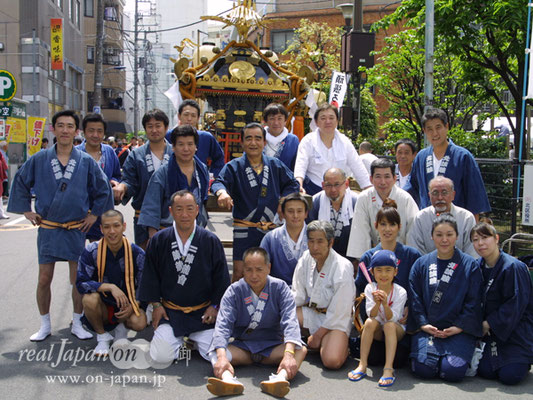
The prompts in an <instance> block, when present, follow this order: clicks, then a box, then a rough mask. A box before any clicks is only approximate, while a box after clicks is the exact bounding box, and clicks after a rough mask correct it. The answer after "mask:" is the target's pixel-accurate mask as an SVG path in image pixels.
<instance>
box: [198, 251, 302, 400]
mask: <svg viewBox="0 0 533 400" xmlns="http://www.w3.org/2000/svg"><path fill="white" fill-rule="evenodd" d="M243 261H244V268H243V273H244V277H243V278H241V279H240V280H239V281H237V282H235V283H234V284H233V285H231V286H230V287H229V288H228V289H227V290H226V293H224V297H222V301H221V303H220V310H219V314H218V318H217V323H216V326H215V333H214V334H213V342H212V343H211V348H210V351H211V352H210V357H211V363H212V364H213V372H214V374H215V376H216V378H209V380H208V382H209V383H208V384H207V389H208V390H209V391H210V392H211V393H213V394H214V395H217V396H225V395H232V394H240V393H242V392H243V390H244V386H243V384H242V383H240V382H239V381H238V380H237V379H236V378H235V376H234V370H233V366H234V365H247V364H252V363H254V362H257V363H261V364H266V365H279V366H278V369H277V373H276V374H272V375H270V379H269V380H268V381H263V382H261V390H263V391H264V392H266V393H269V394H271V395H273V396H277V397H284V396H285V395H286V394H287V393H288V392H289V379H292V378H293V377H294V376H295V375H296V373H297V372H298V368H299V367H300V364H301V363H302V361H303V360H304V358H305V355H306V353H307V351H306V349H305V347H302V342H301V339H300V327H299V325H298V319H297V317H296V306H295V303H294V298H293V296H292V294H291V291H290V289H289V287H288V286H287V284H286V283H285V282H284V281H282V280H280V279H277V278H274V277H272V276H269V272H270V260H269V257H268V253H267V252H266V251H265V250H264V249H262V248H259V247H252V248H250V249H248V250H246V251H245V252H244V254H243ZM230 337H234V338H235V340H234V341H233V342H232V343H231V344H228V342H229V339H230ZM232 364H233V365H232Z"/></svg>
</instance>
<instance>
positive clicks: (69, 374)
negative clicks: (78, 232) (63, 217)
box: [0, 203, 533, 400]
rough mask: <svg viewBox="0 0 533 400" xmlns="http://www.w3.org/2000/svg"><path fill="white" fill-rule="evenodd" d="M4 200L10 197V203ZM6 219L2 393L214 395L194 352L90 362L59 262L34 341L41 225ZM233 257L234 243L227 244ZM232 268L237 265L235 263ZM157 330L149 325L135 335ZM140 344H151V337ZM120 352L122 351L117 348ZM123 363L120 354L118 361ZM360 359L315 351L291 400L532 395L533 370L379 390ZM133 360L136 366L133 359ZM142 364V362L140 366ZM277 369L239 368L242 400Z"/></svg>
mask: <svg viewBox="0 0 533 400" xmlns="http://www.w3.org/2000/svg"><path fill="white" fill-rule="evenodd" d="M4 204H5V203H4ZM119 209H120V210H121V211H123V212H124V214H125V215H126V221H127V223H128V230H127V236H128V238H129V239H133V231H132V227H131V224H132V219H133V212H132V209H131V207H130V206H129V205H128V206H126V207H123V206H120V207H119ZM9 215H10V216H11V218H10V219H9V220H0V257H1V262H0V270H1V276H2V279H0V299H1V303H0V304H2V310H3V312H2V313H0V344H1V349H0V399H32V400H40V399H54V400H55V399H57V400H63V399H64V400H67V399H69V400H70V399H96V398H105V399H127V400H133V399H149V398H150V397H154V398H157V399H158V400H159V399H172V400H180V399H191V398H192V399H209V398H212V395H211V394H210V393H209V392H208V391H207V390H206V388H205V384H206V382H207V378H208V377H209V376H211V374H212V370H211V366H210V364H208V363H206V362H205V361H204V360H203V359H202V358H201V357H200V356H199V355H198V354H197V353H196V352H193V353H192V358H191V359H190V360H189V361H188V362H187V360H185V359H184V360H180V361H178V362H177V363H176V364H173V365H171V366H169V367H168V368H165V369H153V368H144V367H143V365H137V364H135V365H134V366H132V367H131V368H125V366H124V365H122V364H120V363H119V362H118V361H114V362H111V361H110V360H91V359H90V355H91V353H90V350H91V349H93V348H94V346H95V340H94V339H92V340H88V341H80V340H78V339H76V338H75V337H74V336H72V335H71V334H70V328H69V324H70V320H71V317H72V305H71V300H70V285H69V284H68V268H67V264H66V263H58V264H57V266H56V271H55V277H54V282H53V287H52V308H51V319H52V330H53V331H52V336H51V337H49V338H48V339H47V340H45V341H44V342H41V343H32V342H30V341H29V339H28V338H29V337H30V335H31V334H33V333H34V332H36V331H37V329H38V328H39V313H38V310H37V306H36V304H35V286H36V280H37V271H38V267H37V250H36V236H37V229H35V228H34V227H31V225H29V223H28V221H26V220H24V219H23V218H22V219H20V217H21V216H20V215H15V214H9ZM211 218H212V219H211V224H212V226H211V229H214V231H215V232H217V234H218V235H219V237H220V238H221V240H222V241H229V240H231V225H230V216H229V213H213V214H211ZM226 253H227V256H228V261H230V260H231V249H226ZM229 265H230V266H231V263H229ZM151 335H152V331H151V329H149V328H147V329H146V330H145V331H143V332H141V333H140V334H139V335H138V336H137V337H134V335H133V333H130V338H129V339H130V341H134V340H137V339H139V340H140V339H144V340H147V341H149V340H150V338H151ZM138 349H141V350H142V349H146V342H144V344H143V343H140V344H139V346H138ZM117 354H118V353H117ZM119 361H120V360H119ZM356 365H357V361H356V360H354V359H351V358H349V359H348V361H347V362H346V363H345V365H344V366H343V367H342V368H341V369H340V370H339V371H328V370H325V369H323V368H322V367H321V365H320V359H319V356H318V354H316V353H315V354H310V355H308V357H307V359H306V360H305V361H304V363H303V365H302V367H301V370H300V372H299V373H298V375H297V376H296V377H295V379H294V380H293V381H292V382H291V392H290V393H289V394H288V396H287V398H288V399H318V400H329V399H358V400H359V399H361V400H364V399H372V400H376V399H378V398H379V399H384V400H385V399H395V400H403V399H429V398H431V399H446V400H452V399H457V400H463V399H485V398H489V399H533V373H532V372H530V374H529V376H528V377H527V378H526V380H525V381H524V382H523V383H522V384H520V385H518V386H515V387H508V386H504V385H502V384H500V383H497V382H494V381H488V380H484V379H480V378H467V379H466V380H465V381H464V382H462V383H459V384H449V383H445V382H442V381H440V380H430V381H419V380H417V379H416V378H414V377H413V376H412V375H411V374H410V373H409V371H408V370H407V369H405V368H404V369H400V370H397V371H396V376H397V381H396V383H395V384H394V386H393V387H391V388H388V389H381V388H378V386H377V381H378V379H379V376H380V374H381V368H375V367H374V368H370V369H369V377H368V378H366V379H364V380H362V381H360V382H350V381H348V379H347V378H346V374H347V372H348V371H349V370H351V369H353V368H355V367H356ZM130 366H131V365H130ZM136 367H137V368H136ZM274 369H275V368H274V367H264V366H249V367H237V368H236V375H237V377H238V378H239V380H241V381H242V382H243V383H244V385H245V391H244V394H243V395H242V396H236V398H241V399H266V398H269V397H270V396H268V395H266V394H264V393H262V392H261V391H260V389H259V383H260V382H261V381H262V380H264V379H268V375H269V374H270V373H272V372H275V370H274Z"/></svg>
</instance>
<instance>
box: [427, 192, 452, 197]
mask: <svg viewBox="0 0 533 400" xmlns="http://www.w3.org/2000/svg"><path fill="white" fill-rule="evenodd" d="M429 194H430V195H432V196H433V197H439V195H440V196H442V197H446V196H448V195H449V194H450V192H448V191H447V190H443V191H442V192H439V191H438V190H434V191H432V192H429Z"/></svg>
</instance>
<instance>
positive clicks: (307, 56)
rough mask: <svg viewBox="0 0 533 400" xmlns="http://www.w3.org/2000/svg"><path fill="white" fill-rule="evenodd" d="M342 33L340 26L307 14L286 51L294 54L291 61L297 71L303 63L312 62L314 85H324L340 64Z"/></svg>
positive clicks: (310, 63) (310, 65)
mask: <svg viewBox="0 0 533 400" xmlns="http://www.w3.org/2000/svg"><path fill="white" fill-rule="evenodd" d="M341 35H342V28H340V27H335V28H333V27H331V26H329V25H328V24H326V23H322V22H312V21H310V20H308V19H305V18H303V19H301V20H300V27H299V28H296V29H295V30H294V39H293V41H292V42H291V43H290V44H289V46H288V47H287V49H286V50H285V51H284V52H283V54H284V55H290V59H289V61H288V62H287V63H288V64H289V66H290V67H291V69H293V70H295V71H297V70H298V69H299V68H300V67H301V66H302V65H308V66H309V67H310V68H311V69H312V70H313V71H314V72H315V74H316V82H315V84H314V86H315V87H316V88H321V87H320V85H321V84H322V85H323V84H324V83H325V82H326V81H329V80H330V79H331V73H332V71H338V70H339V68H340V57H339V55H340V52H341Z"/></svg>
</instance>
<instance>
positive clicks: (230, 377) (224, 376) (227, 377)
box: [222, 370, 233, 382]
mask: <svg viewBox="0 0 533 400" xmlns="http://www.w3.org/2000/svg"><path fill="white" fill-rule="evenodd" d="M222 380H223V381H224V382H231V381H233V374H232V373H231V372H229V371H228V370H225V371H224V372H222Z"/></svg>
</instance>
